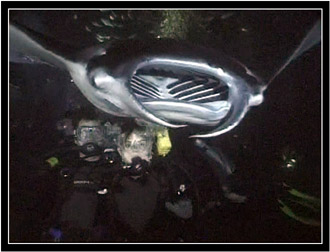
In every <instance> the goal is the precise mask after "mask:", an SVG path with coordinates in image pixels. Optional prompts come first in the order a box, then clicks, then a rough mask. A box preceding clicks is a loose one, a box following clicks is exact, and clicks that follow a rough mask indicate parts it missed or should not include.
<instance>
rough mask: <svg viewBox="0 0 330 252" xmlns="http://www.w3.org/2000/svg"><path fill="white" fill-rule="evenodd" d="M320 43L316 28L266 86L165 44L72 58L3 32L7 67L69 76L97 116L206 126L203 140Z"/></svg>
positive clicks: (129, 44) (225, 62)
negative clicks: (33, 66) (23, 64)
mask: <svg viewBox="0 0 330 252" xmlns="http://www.w3.org/2000/svg"><path fill="white" fill-rule="evenodd" d="M320 41H321V22H320V20H319V21H317V22H316V24H315V25H314V26H313V27H312V28H311V29H310V31H309V32H308V33H307V34H306V36H305V37H304V39H303V40H302V42H301V43H300V44H299V45H298V47H297V49H296V50H295V51H294V52H293V54H292V55H290V57H289V58H288V59H287V60H286V61H285V62H284V64H283V65H282V67H280V68H279V69H278V70H277V71H276V72H275V74H274V75H273V76H272V77H271V78H270V80H269V81H268V82H265V81H263V80H261V78H259V77H258V76H257V75H255V74H254V73H252V71H250V70H249V69H248V68H247V67H246V66H245V65H244V64H242V63H240V62H238V61H237V60H235V59H233V58H232V57H230V56H228V55H225V54H224V53H221V52H219V51H216V50H213V49H210V48H205V47H202V46H197V45H193V44H189V43H188V42H183V41H175V40H171V39H160V40H159V39H155V40H148V41H142V40H126V41H119V42H117V43H111V44H109V45H104V44H103V45H98V46H95V47H92V48H88V49H86V50H83V51H82V52H79V53H75V54H71V53H67V52H66V51H65V48H64V46H63V45H61V43H59V42H57V41H53V40H51V39H49V38H45V37H44V36H42V35H41V34H38V33H37V32H35V31H33V30H30V29H28V28H26V27H24V26H22V25H19V24H15V23H10V24H9V51H10V55H9V56H10V57H9V58H10V60H12V61H14V58H15V55H17V54H20V55H27V56H29V57H32V58H36V59H37V60H38V61H39V60H40V61H41V62H46V63H48V64H51V65H54V66H56V67H59V68H61V69H64V70H66V71H68V72H69V73H70V75H71V78H72V80H73V82H74V84H75V85H76V86H77V88H78V89H79V90H80V91H81V93H82V94H83V95H84V96H85V97H86V98H87V99H88V100H89V102H91V103H92V104H93V105H94V106H95V107H97V108H98V109H100V110H102V111H104V112H106V113H108V114H110V115H113V116H118V117H129V118H136V119H139V120H143V121H146V122H150V123H155V124H158V125H162V126H165V127H170V128H180V127H186V126H189V125H198V126H205V127H207V128H210V130H209V131H208V132H204V133H199V134H195V135H192V136H190V137H198V138H208V137H215V136H219V135H221V134H224V133H226V132H228V131H230V130H232V129H233V128H234V127H236V126H237V125H238V124H239V123H240V122H241V120H242V119H243V118H244V116H245V115H246V113H247V112H248V111H249V109H250V107H252V106H258V105H260V104H261V103H262V102H263V99H264V92H265V90H266V89H267V87H268V86H269V84H270V83H271V82H272V81H273V80H274V79H275V78H276V76H278V75H279V74H280V73H281V72H282V71H283V70H284V69H285V68H286V67H287V66H288V65H289V64H290V63H291V62H292V61H294V60H295V59H296V58H297V57H299V56H300V55H302V54H303V53H304V52H306V51H307V50H309V49H310V48H312V47H313V46H314V45H316V44H318V43H319V42H320Z"/></svg>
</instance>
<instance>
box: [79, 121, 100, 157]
mask: <svg viewBox="0 0 330 252" xmlns="http://www.w3.org/2000/svg"><path fill="white" fill-rule="evenodd" d="M75 144H77V145H78V146H81V147H82V148H81V153H80V156H81V157H85V156H90V155H93V154H95V155H98V154H100V153H101V149H102V148H104V147H105V146H106V135H105V128H104V126H103V125H102V124H101V121H99V120H90V119H81V120H80V121H79V123H78V126H77V128H76V130H75ZM88 161H89V160H88ZM90 161H95V160H90Z"/></svg>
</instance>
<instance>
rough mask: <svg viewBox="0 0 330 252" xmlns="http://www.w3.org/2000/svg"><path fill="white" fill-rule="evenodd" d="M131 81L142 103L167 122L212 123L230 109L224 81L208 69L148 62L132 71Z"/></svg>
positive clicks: (207, 124)
mask: <svg viewBox="0 0 330 252" xmlns="http://www.w3.org/2000/svg"><path fill="white" fill-rule="evenodd" d="M130 84H131V89H132V91H133V93H134V94H135V96H136V98H137V99H138V100H139V101H140V102H141V103H142V104H143V106H145V107H146V108H147V109H148V110H149V111H150V112H151V113H153V114H154V115H155V116H157V117H160V118H162V119H165V120H167V121H170V122H177V123H190V124H191V123H193V124H197V125H203V126H214V125H216V124H218V123H219V121H220V120H221V119H222V118H224V117H225V116H226V115H227V113H228V111H229V109H230V104H229V103H228V101H227V99H228V86H227V84H226V83H224V82H223V81H222V80H220V79H219V78H217V77H216V76H213V75H212V74H209V73H204V72H201V71H196V70H192V69H187V68H184V67H178V66H175V67H173V66H170V65H165V64H164V65H162V64H156V65H154V64H149V65H148V64H147V65H145V66H143V67H142V68H139V69H138V70H136V71H135V74H134V75H133V76H132V78H131V80H130Z"/></svg>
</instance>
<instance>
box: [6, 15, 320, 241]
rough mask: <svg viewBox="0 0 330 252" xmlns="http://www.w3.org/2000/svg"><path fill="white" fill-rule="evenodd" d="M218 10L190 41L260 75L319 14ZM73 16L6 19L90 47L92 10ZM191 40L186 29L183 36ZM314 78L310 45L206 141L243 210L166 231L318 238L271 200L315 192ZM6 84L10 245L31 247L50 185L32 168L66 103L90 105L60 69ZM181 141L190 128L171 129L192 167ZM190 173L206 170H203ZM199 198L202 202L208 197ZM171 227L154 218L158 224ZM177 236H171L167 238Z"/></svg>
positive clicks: (237, 237) (227, 207) (36, 68)
mask: <svg viewBox="0 0 330 252" xmlns="http://www.w3.org/2000/svg"><path fill="white" fill-rule="evenodd" d="M219 14H222V15H223V14H225V13H224V11H222V12H219V13H218V14H215V13H214V12H212V15H214V16H215V17H214V19H213V20H212V21H211V22H210V24H209V26H210V29H211V33H210V34H206V35H205V36H200V37H203V39H200V41H198V40H197V41H196V40H194V42H196V43H201V44H209V45H210V46H212V47H214V48H219V49H224V50H225V51H227V53H230V54H231V55H233V56H234V57H237V58H238V59H240V60H241V61H242V62H246V63H247V65H249V66H251V68H252V69H253V70H255V71H256V72H257V73H258V74H259V75H260V76H262V77H264V78H269V77H270V76H271V74H272V73H273V72H274V69H277V68H278V67H279V66H280V64H281V63H282V62H283V61H284V59H285V58H286V57H288V56H289V54H290V53H291V52H292V51H293V50H294V48H295V45H297V44H298V43H299V41H300V40H301V39H302V38H303V37H304V34H305V33H306V32H307V30H308V29H309V28H310V27H311V25H312V24H313V23H314V21H315V20H316V19H317V18H318V16H319V13H318V12H317V11H304V12H303V13H302V11H290V12H284V11H260V12H256V11H240V12H237V13H234V15H233V16H231V17H229V18H227V19H223V18H221V16H220V15H219ZM203 15H204V16H205V13H204V14H203ZM210 15H211V13H210ZM73 16H74V13H72V12H69V11H57V12H47V13H46V12H45V11H43V12H29V11H24V12H15V13H13V15H12V18H13V19H14V20H17V21H19V22H22V23H24V24H25V25H27V26H29V27H31V28H34V29H35V30H37V31H39V32H42V33H45V34H47V35H50V36H53V37H55V38H57V39H59V40H61V41H65V42H67V43H70V44H75V43H76V42H77V41H79V43H82V44H83V45H90V44H93V43H95V38H93V37H92V36H90V35H89V36H87V35H86V32H85V30H84V29H83V26H82V25H81V23H79V22H83V21H86V20H90V18H91V17H90V16H92V14H91V13H88V14H85V15H82V19H83V20H82V21H79V22H77V21H75V20H74V19H73ZM79 17H80V15H79ZM289 24H290V25H289ZM242 28H244V29H246V30H247V32H243V31H242ZM72 38H73V39H72ZM194 38H195V37H194V34H193V33H191V34H190V39H192V40H193V39H194ZM188 39H189V38H188ZM320 72H321V66H320V46H317V47H315V48H314V49H312V50H310V51H309V52H307V53H306V54H304V55H303V56H302V57H301V58H299V59H298V60H296V61H295V62H294V63H292V64H291V65H290V66H288V67H287V69H286V70H285V71H284V72H283V73H282V74H281V75H280V76H278V78H277V79H276V80H275V81H274V83H272V85H271V87H270V88H269V89H268V90H267V92H266V94H265V101H264V103H263V104H262V105H260V106H259V107H256V108H252V109H251V111H250V112H249V113H248V114H247V115H246V117H245V118H244V120H243V121H242V122H241V123H240V125H239V126H238V127H236V128H235V129H234V130H232V131H230V132H229V133H227V134H225V135H222V136H219V137H216V138H213V139H209V140H207V143H208V144H210V145H211V146H214V147H219V148H221V149H222V150H223V152H224V153H225V154H226V155H227V156H228V158H229V159H230V160H231V162H232V163H233V164H234V165H235V167H236V173H235V176H234V177H233V180H234V182H233V183H234V184H235V186H236V187H237V188H236V189H237V190H239V192H241V193H243V194H245V195H247V196H248V198H249V200H248V201H247V202H246V203H244V204H230V203H228V202H224V203H223V204H222V205H221V207H219V208H214V209H212V210H210V211H209V212H207V213H206V214H204V215H203V216H202V217H201V219H199V220H198V225H197V223H188V224H186V226H185V227H183V226H182V223H181V222H180V221H173V224H171V225H173V228H172V229H173V230H175V229H180V230H182V231H181V233H180V235H178V236H183V237H179V238H182V239H183V240H185V241H193V242H320V237H321V230H320V227H312V226H309V225H305V224H302V223H299V222H297V221H295V220H293V219H291V218H289V217H288V216H286V215H284V214H283V213H282V212H281V211H280V210H279V207H278V203H277V199H278V198H279V197H280V196H281V195H283V191H282V190H281V187H280V186H279V185H280V184H281V183H282V182H283V181H285V182H286V183H288V184H290V185H291V186H292V187H293V188H296V189H297V190H299V191H302V192H306V193H308V194H310V195H314V196H316V197H320V195H321V188H320V187H321V184H320V181H321V80H320V78H321V77H320ZM10 83H11V84H13V85H15V87H13V86H11V87H10V167H9V168H10V240H11V241H13V242H23V241H24V242H30V241H32V242H33V241H39V239H40V231H41V223H42V222H43V220H45V219H46V218H47V216H48V213H49V212H48V211H50V209H51V208H52V207H53V201H54V199H55V195H54V193H53V189H52V186H56V183H55V181H52V179H49V180H48V181H44V180H43V181H40V180H38V177H36V176H33V175H31V174H33V172H31V171H35V170H36V169H37V168H38V167H39V166H40V160H39V159H38V157H40V156H41V155H42V154H43V153H44V152H45V151H50V150H51V149H52V148H53V147H54V146H55V145H56V144H57V143H58V142H59V140H60V138H59V135H57V132H56V122H57V121H58V120H60V119H62V118H63V117H64V115H65V112H66V111H67V110H68V109H70V108H71V107H72V106H76V105H77V104H83V105H86V106H88V104H89V103H88V102H87V101H86V99H85V98H84V97H82V95H81V94H80V93H79V91H78V90H76V89H75V87H74V85H73V84H72V83H71V82H70V76H69V75H68V74H67V73H65V72H62V71H59V70H57V69H54V68H52V67H50V66H40V65H20V64H12V65H10ZM72 97H73V98H72ZM185 135H188V134H187V132H181V131H175V130H172V131H171V136H172V141H173V150H172V151H173V152H176V154H177V155H176V158H177V159H178V160H177V163H180V162H191V163H194V155H191V153H194V150H193V148H194V147H193V145H192V144H191V142H189V141H190V140H189V139H187V138H184V137H183V136H185ZM286 150H291V151H294V152H295V153H296V155H297V156H298V157H299V159H297V160H298V164H297V166H296V169H295V170H294V171H293V172H291V173H290V172H285V171H284V169H283V168H282V167H281V165H282V164H283V161H282V160H281V156H282V154H283V153H284V152H285V151H286ZM183 160H184V161H183ZM195 170H200V173H201V174H203V170H205V167H198V169H195ZM203 183H204V184H207V181H205V182H203ZM211 190H212V189H211ZM201 196H203V197H209V194H208V191H207V190H204V191H202V192H201ZM168 222H169V220H168V219H159V223H158V224H159V225H161V223H168ZM160 237H168V236H167V235H166V234H162V235H160ZM144 238H146V237H144ZM144 238H143V237H142V238H141V240H143V239H144ZM179 238H178V237H173V241H177V240H176V239H179ZM156 240H157V239H156V238H155V241H156ZM160 240H161V239H160ZM149 241H150V240H149ZM157 241H159V240H157Z"/></svg>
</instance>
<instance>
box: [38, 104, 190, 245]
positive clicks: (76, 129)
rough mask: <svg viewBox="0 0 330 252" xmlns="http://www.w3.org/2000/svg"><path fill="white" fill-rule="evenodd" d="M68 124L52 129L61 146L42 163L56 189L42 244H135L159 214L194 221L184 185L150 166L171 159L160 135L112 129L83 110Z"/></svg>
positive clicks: (168, 169)
mask: <svg viewBox="0 0 330 252" xmlns="http://www.w3.org/2000/svg"><path fill="white" fill-rule="evenodd" d="M70 116H72V117H73V118H72V120H70V119H69V118H66V119H64V120H62V121H61V122H59V123H58V124H57V129H59V130H62V133H63V134H62V136H63V138H64V140H63V141H60V143H61V144H62V145H64V146H62V147H60V148H58V149H57V150H55V151H54V152H52V153H49V154H48V155H47V160H46V161H47V163H48V164H49V165H50V167H51V168H52V170H53V171H54V169H56V171H58V172H57V177H58V185H59V186H58V192H57V199H56V203H55V205H54V207H53V210H52V211H51V214H50V216H49V218H48V219H47V221H46V223H45V226H47V227H46V228H45V229H44V232H43V238H42V239H46V240H51V241H55V242H71V241H72V242H88V241H101V242H102V241H125V240H139V239H141V238H139V237H140V234H142V231H145V230H146V229H148V228H150V233H152V232H153V231H152V230H153V228H152V226H153V223H157V222H159V221H158V218H161V217H160V216H161V214H162V213H164V210H165V209H167V210H165V211H168V212H171V214H173V216H176V217H173V219H174V221H176V220H177V219H183V220H185V219H189V218H191V217H192V215H193V210H192V208H193V206H192V201H191V199H189V198H188V197H187V195H189V193H188V194H187V193H185V196H183V192H184V191H185V183H183V182H182V181H183V179H181V178H177V177H178V172H177V167H174V166H171V165H167V164H165V163H164V162H162V161H160V162H159V161H157V158H155V161H156V162H151V160H152V158H153V153H157V154H158V155H159V156H165V155H167V153H168V152H169V151H170V148H171V143H170V140H169V136H168V132H167V129H166V128H164V127H159V126H155V127H152V126H151V125H136V124H134V125H129V124H124V123H121V124H111V123H110V122H108V121H104V120H101V119H99V117H98V116H97V114H96V113H95V111H94V110H88V109H87V110H84V109H81V110H80V111H78V112H77V113H76V114H73V115H67V117H70ZM71 134H74V137H73V138H72V135H71ZM155 149H157V150H155ZM161 159H163V157H159V160H161ZM162 163H163V165H162ZM179 177H180V176H179ZM183 177H184V176H182V178H183ZM180 180H182V181H180ZM178 192H179V193H178ZM177 196H180V197H177ZM165 215H166V214H165ZM150 239H151V238H150Z"/></svg>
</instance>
